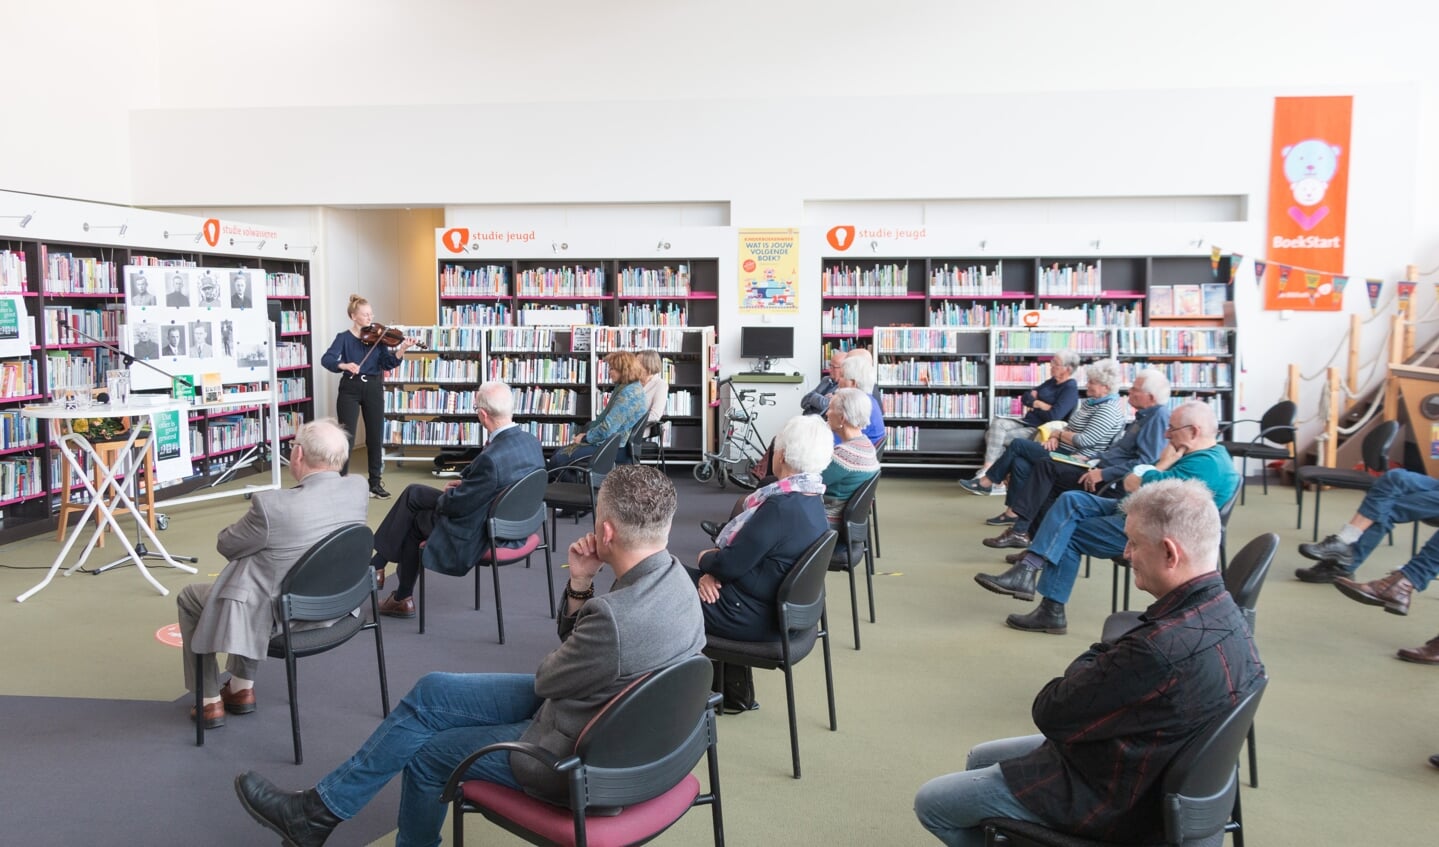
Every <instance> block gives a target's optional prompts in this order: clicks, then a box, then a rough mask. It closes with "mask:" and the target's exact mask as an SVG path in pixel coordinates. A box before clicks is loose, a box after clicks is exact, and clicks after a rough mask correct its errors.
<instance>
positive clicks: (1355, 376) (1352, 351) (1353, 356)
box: [1346, 313, 1363, 396]
mask: <svg viewBox="0 0 1439 847" xmlns="http://www.w3.org/2000/svg"><path fill="white" fill-rule="evenodd" d="M1362 326H1363V323H1362V322H1361V321H1360V320H1359V315H1358V314H1354V313H1351V314H1350V315H1349V370H1348V373H1347V374H1346V376H1348V385H1349V390H1350V391H1353V392H1354V393H1355V395H1356V396H1357V395H1358V393H1359V389H1360V388H1362V386H1361V385H1360V384H1359V347H1360V344H1359V342H1360V327H1362Z"/></svg>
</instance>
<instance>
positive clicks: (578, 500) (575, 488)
mask: <svg viewBox="0 0 1439 847" xmlns="http://www.w3.org/2000/svg"><path fill="white" fill-rule="evenodd" d="M628 437H629V433H624V432H621V433H616V434H615V435H611V436H610V437H609V438H606V439H605V441H604V443H603V444H601V445H600V449H598V450H596V451H595V452H593V453H591V454H590V455H589V456H588V457H587V459H585V460H581V461H579V462H576V463H575V464H573V465H566V466H565V467H562V468H555V469H554V470H552V471H550V473H549V479H550V482H549V483H548V484H547V485H545V506H547V507H548V508H549V510H550V547H551V548H552V549H553V547H554V545H555V544H557V543H558V542H557V541H556V535H555V519H556V516H557V515H558V514H559V512H561V511H563V512H565V513H566V514H568V515H569V516H571V517H573V518H574V519H575V523H579V520H580V518H581V517H583V516H585V515H593V514H594V512H595V501H596V500H597V499H598V498H599V496H600V486H601V485H602V484H603V483H604V481H605V477H606V476H609V473H610V471H612V470H614V469H615V460H616V458H617V457H618V456H619V450H620V445H621V444H623V443H624V441H625V439H626V438H628ZM571 477H577V478H578V481H577V482H570V481H568V479H569V478H571ZM562 478H563V479H564V480H566V481H558V480H560V479H562Z"/></svg>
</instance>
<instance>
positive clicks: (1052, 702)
mask: <svg viewBox="0 0 1439 847" xmlns="http://www.w3.org/2000/svg"><path fill="white" fill-rule="evenodd" d="M1124 509H1125V512H1126V513H1127V515H1128V517H1127V519H1126V521H1125V527H1124V529H1125V533H1126V534H1127V535H1128V536H1129V545H1128V547H1127V548H1126V549H1125V555H1126V556H1127V557H1128V558H1129V560H1130V562H1131V563H1132V565H1133V569H1134V584H1135V585H1136V586H1138V587H1139V588H1141V589H1143V590H1144V591H1147V592H1149V593H1150V594H1152V595H1154V596H1155V597H1157V598H1158V599H1157V600H1156V601H1155V603H1154V604H1153V605H1152V606H1150V607H1149V608H1148V609H1146V610H1145V611H1144V614H1143V616H1142V617H1141V618H1140V623H1139V625H1138V626H1137V627H1136V628H1135V629H1133V630H1131V631H1130V632H1128V633H1126V634H1125V635H1124V636H1122V637H1121V638H1120V639H1119V640H1118V641H1116V642H1115V643H1113V644H1095V645H1093V646H1092V647H1090V648H1089V649H1088V650H1087V651H1085V652H1084V654H1083V655H1081V656H1080V657H1079V658H1077V659H1075V660H1074V662H1072V663H1071V664H1070V666H1069V667H1068V668H1067V669H1066V670H1065V672H1064V675H1063V676H1061V677H1058V678H1057V679H1053V680H1050V682H1049V684H1048V685H1046V686H1044V688H1043V689H1042V690H1041V691H1040V692H1039V696H1037V697H1036V698H1035V700H1034V705H1033V707H1032V709H1031V711H1032V715H1033V717H1034V723H1035V725H1036V726H1037V727H1038V728H1039V731H1040V733H1041V734H1040V735H1032V736H1027V737H1023V738H1009V739H1004V740H1002V741H991V742H988V743H985V744H981V745H979V746H978V747H976V748H974V749H973V750H971V751H970V753H969V759H968V762H967V764H966V770H965V771H963V772H960V773H953V774H949V775H947V776H941V777H938V778H936V779H932V780H930V781H929V782H928V783H926V784H925V785H924V787H923V788H921V789H920V790H919V794H918V795H917V796H916V797H915V803H914V806H915V814H916V815H918V816H919V820H920V823H922V824H923V825H924V827H925V828H926V829H928V830H929V831H930V832H932V833H933V834H934V835H935V836H936V837H938V838H939V839H940V840H941V841H943V842H945V843H946V844H949V845H981V844H983V843H984V832H983V830H982V829H981V828H980V827H979V822H980V821H982V820H984V819H985V818H1013V819H1019V820H1027V821H1033V822H1036V823H1040V824H1044V825H1046V826H1048V827H1051V828H1053V829H1058V830H1063V831H1065V832H1069V833H1073V834H1075V835H1079V836H1083V837H1085V838H1092V839H1096V840H1101V841H1114V842H1125V843H1158V842H1161V841H1163V840H1164V837H1163V823H1162V821H1163V818H1162V815H1161V811H1160V791H1161V778H1162V776H1163V773H1164V769H1165V767H1166V766H1167V765H1168V764H1169V762H1170V760H1171V759H1173V758H1174V756H1175V755H1176V754H1178V753H1179V751H1180V750H1181V749H1183V747H1184V746H1185V745H1186V744H1187V743H1189V742H1190V741H1191V740H1192V739H1194V738H1196V737H1197V736H1199V735H1200V734H1202V733H1203V732H1204V731H1205V730H1207V729H1208V728H1209V727H1210V726H1212V724H1213V722H1214V721H1215V720H1217V719H1219V718H1221V717H1222V716H1224V715H1225V714H1228V713H1229V711H1230V710H1232V709H1233V708H1234V707H1235V706H1236V705H1238V703H1239V701H1240V700H1242V699H1243V698H1244V697H1245V696H1246V695H1248V694H1249V693H1250V692H1252V691H1253V690H1254V689H1255V687H1256V686H1257V685H1258V684H1259V682H1260V680H1262V679H1263V678H1264V666H1263V665H1262V664H1261V663H1260V661H1259V653H1258V652H1257V651H1256V650H1255V648H1254V640H1253V638H1252V637H1251V635H1250V632H1249V628H1248V626H1247V625H1246V624H1245V622H1244V616H1243V614H1242V613H1241V612H1240V610H1239V607H1238V606H1236V605H1235V604H1234V600H1233V599H1232V598H1231V597H1230V596H1229V592H1227V591H1225V589H1224V583H1223V581H1222V580H1221V579H1220V576H1219V573H1218V572H1217V571H1216V569H1215V563H1216V562H1217V561H1218V559H1219V531H1220V527H1219V512H1218V510H1217V509H1216V508H1215V506H1214V498H1213V497H1212V496H1211V495H1210V493H1209V490H1208V489H1207V488H1205V487H1204V484H1203V483H1202V482H1199V481H1198V480H1185V481H1178V480H1167V481H1163V482H1157V483H1154V484H1153V485H1146V486H1144V487H1143V488H1141V489H1140V490H1139V491H1138V492H1136V493H1135V494H1133V495H1132V496H1131V497H1130V498H1129V499H1128V500H1127V501H1126V502H1125V504H1124Z"/></svg>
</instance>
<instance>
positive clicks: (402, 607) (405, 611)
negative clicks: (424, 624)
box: [380, 594, 415, 618]
mask: <svg viewBox="0 0 1439 847" xmlns="http://www.w3.org/2000/svg"><path fill="white" fill-rule="evenodd" d="M380 614H382V615H385V616H387V617H391V618H413V617H414V616H415V598H414V597H406V598H405V599H403V600H397V599H395V595H394V594H391V595H390V596H389V597H386V598H385V599H383V600H381V601H380Z"/></svg>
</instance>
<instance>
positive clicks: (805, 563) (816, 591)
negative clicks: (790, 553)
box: [775, 529, 839, 632]
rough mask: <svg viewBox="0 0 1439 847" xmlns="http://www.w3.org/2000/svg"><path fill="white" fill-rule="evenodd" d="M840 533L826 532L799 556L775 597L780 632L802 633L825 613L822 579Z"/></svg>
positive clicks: (828, 530) (827, 570) (827, 569)
mask: <svg viewBox="0 0 1439 847" xmlns="http://www.w3.org/2000/svg"><path fill="white" fill-rule="evenodd" d="M838 540H839V533H837V532H835V531H834V530H832V529H827V530H825V531H824V534H823V535H821V536H820V537H819V538H817V539H815V542H814V543H813V544H811V545H809V548H808V549H807V550H805V551H804V552H803V553H801V554H800V557H799V561H798V562H796V563H795V566H794V567H793V568H790V571H789V573H788V574H786V575H785V578H784V582H781V583H780V584H779V591H778V592H777V593H776V594H775V607H776V609H777V610H778V613H779V627H780V632H803V631H804V630H807V629H809V628H810V627H812V626H814V625H815V624H816V623H818V622H819V619H820V616H821V615H823V614H824V577H825V574H827V573H829V560H830V557H831V556H833V555H834V545H835V542H836V541H838Z"/></svg>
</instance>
